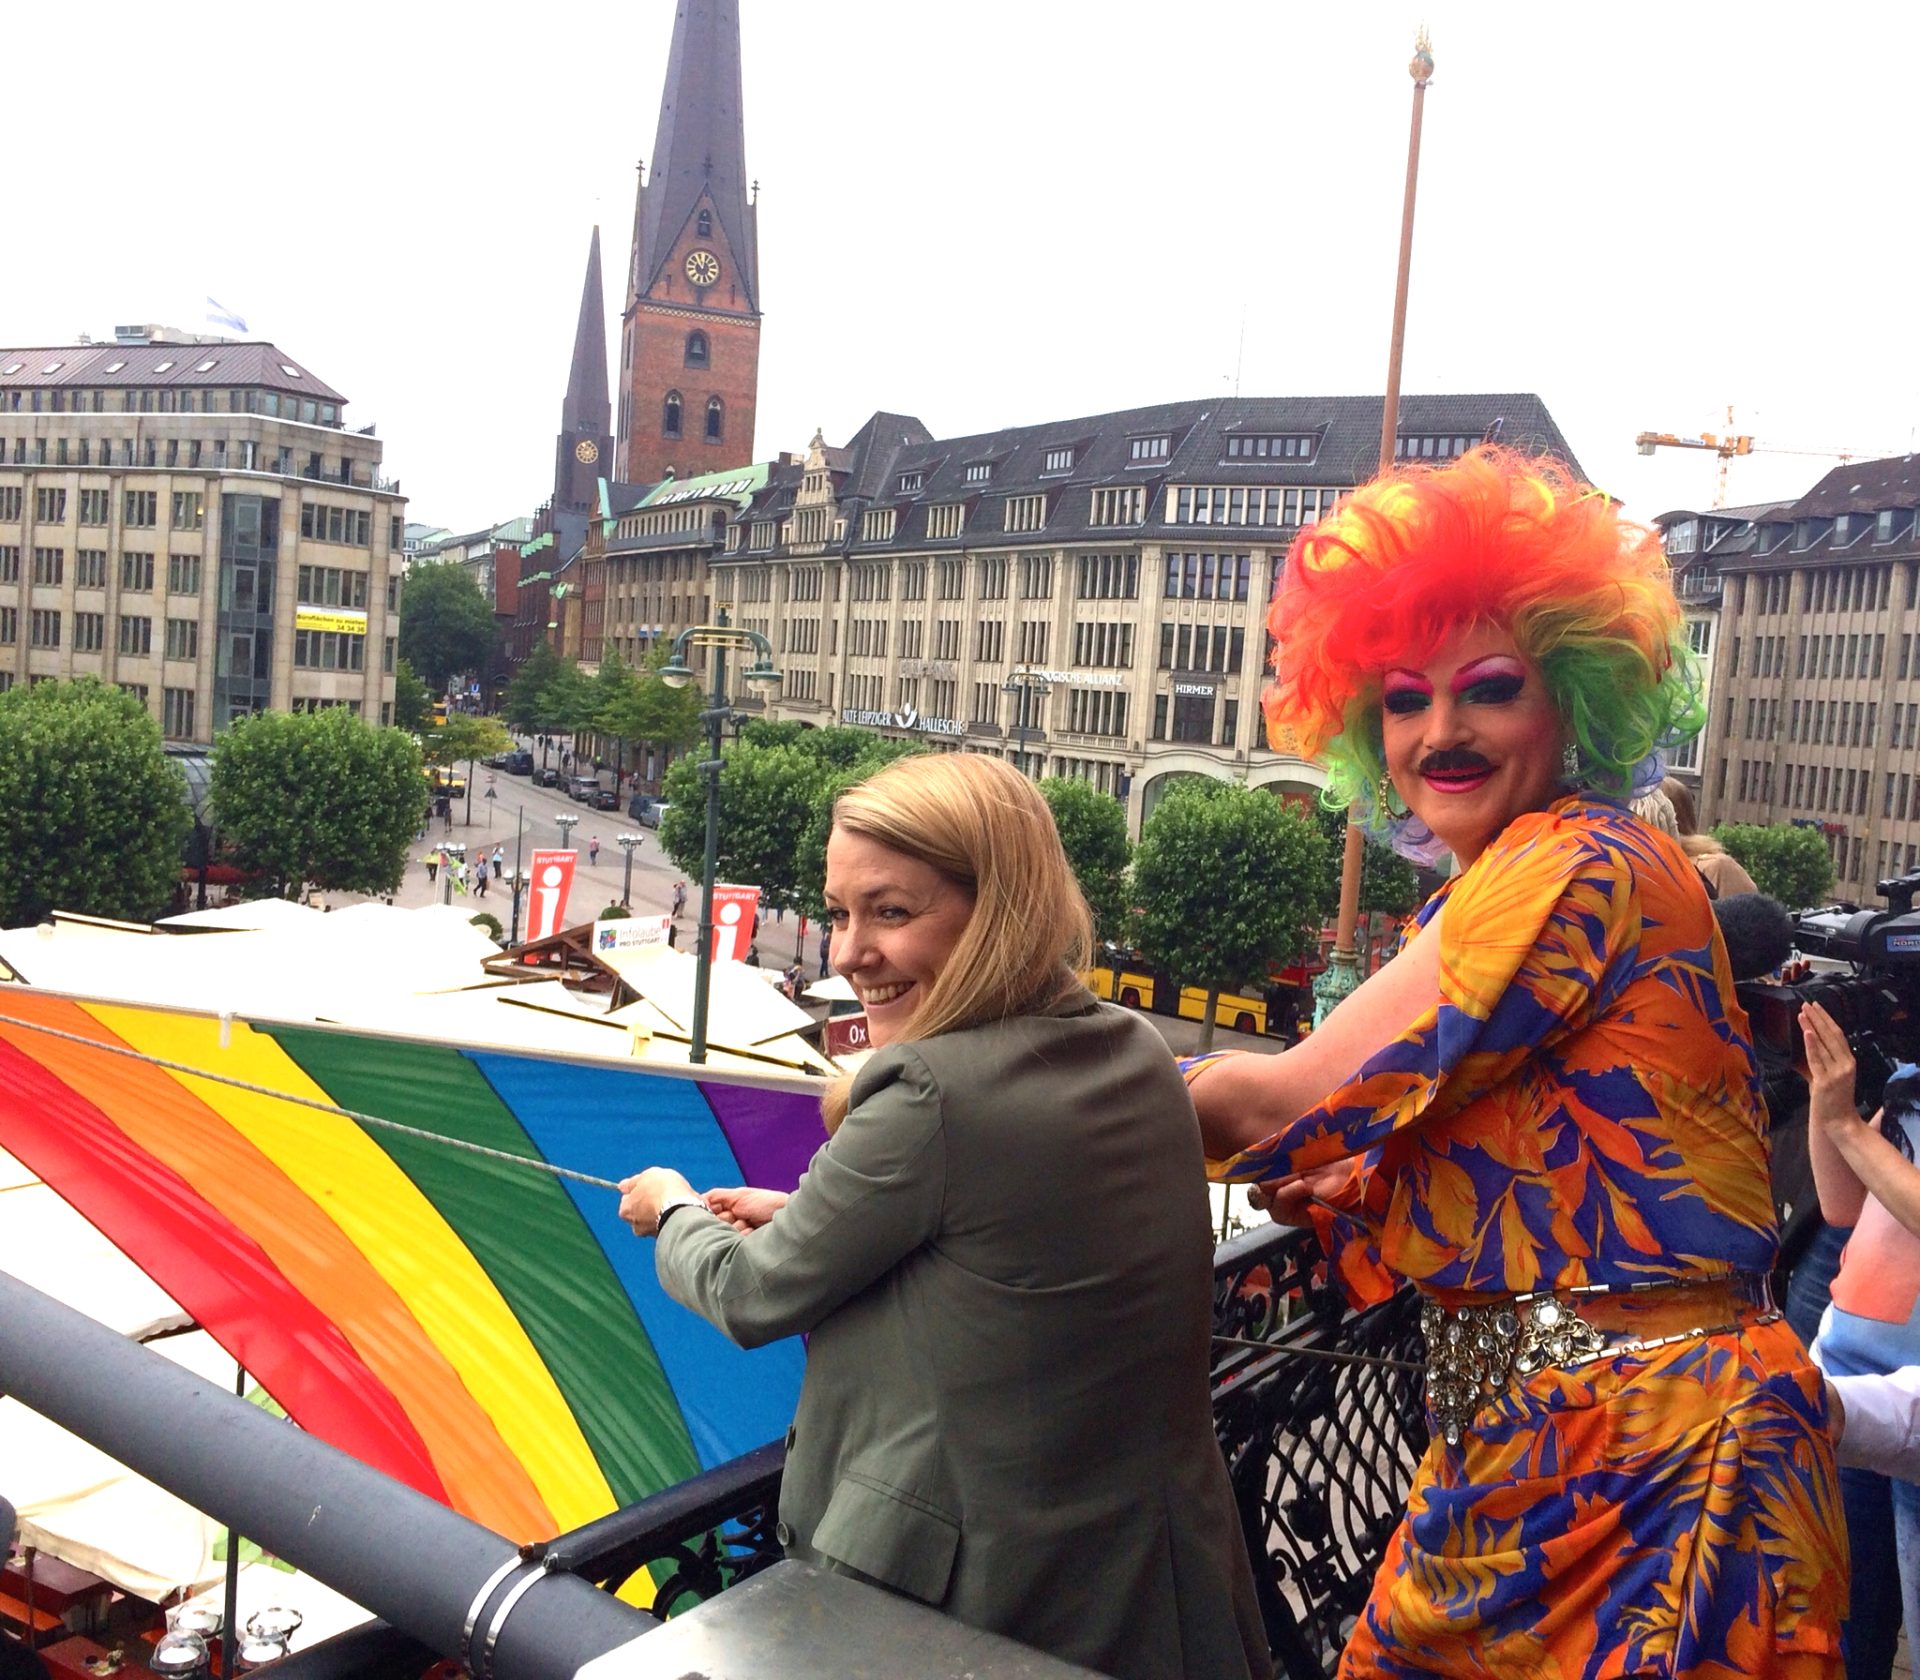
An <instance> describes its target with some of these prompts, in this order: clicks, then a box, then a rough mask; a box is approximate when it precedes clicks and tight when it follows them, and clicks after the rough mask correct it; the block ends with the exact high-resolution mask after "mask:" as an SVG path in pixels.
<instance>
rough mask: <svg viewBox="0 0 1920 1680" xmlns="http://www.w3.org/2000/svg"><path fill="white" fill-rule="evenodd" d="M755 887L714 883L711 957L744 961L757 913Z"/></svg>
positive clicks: (715, 959)
mask: <svg viewBox="0 0 1920 1680" xmlns="http://www.w3.org/2000/svg"><path fill="white" fill-rule="evenodd" d="M759 908H760V889H759V888H758V887H729V886H723V885H721V883H719V882H718V881H716V882H715V883H714V886H713V960H714V961H715V962H745V961H746V957H747V952H748V951H749V950H750V949H752V946H753V923H754V918H755V917H756V916H757V914H758V913H759Z"/></svg>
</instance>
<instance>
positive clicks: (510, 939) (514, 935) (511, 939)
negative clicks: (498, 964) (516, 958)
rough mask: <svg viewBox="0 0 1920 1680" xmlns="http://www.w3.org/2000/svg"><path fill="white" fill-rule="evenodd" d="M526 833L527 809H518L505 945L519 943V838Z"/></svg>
mask: <svg viewBox="0 0 1920 1680" xmlns="http://www.w3.org/2000/svg"><path fill="white" fill-rule="evenodd" d="M526 831H527V808H526V806H524V805H522V806H521V807H520V816H519V820H518V821H517V822H515V823H514V825H513V926H512V928H511V929H510V930H509V931H508V933H507V943H508V944H509V945H518V944H519V943H520V836H521V835H523V834H525V833H526Z"/></svg>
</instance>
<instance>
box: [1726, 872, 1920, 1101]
mask: <svg viewBox="0 0 1920 1680" xmlns="http://www.w3.org/2000/svg"><path fill="white" fill-rule="evenodd" d="M1876 890H1877V891H1878V892H1879V894H1880V896H1881V897H1882V898H1884V899H1885V900H1886V901H1887V908H1886V909H1885V910H1862V909H1861V908H1859V907H1858V906H1857V905H1853V904H1835V905H1830V906H1828V907H1827V908H1825V909H1821V910H1802V911H1801V912H1799V914H1797V915H1796V916H1794V917H1793V918H1792V930H1793V947H1794V949H1795V950H1796V951H1798V952H1799V953H1800V954H1801V956H1802V957H1803V958H1804V957H1825V958H1828V959H1830V960H1833V961H1837V962H1843V963H1845V964H1847V967H1846V968H1845V969H1822V970H1817V971H1816V970H1814V969H1812V968H1811V967H1810V966H1809V965H1807V964H1806V963H1804V962H1800V963H1791V964H1788V965H1787V967H1786V968H1785V969H1784V970H1783V972H1782V978H1781V980H1779V981H1777V982H1769V983H1763V982H1756V981H1750V982H1746V983H1743V984H1741V985H1739V986H1738V987H1737V988H1736V990H1737V992H1738V994H1739V997H1740V1001H1741V1003H1742V1004H1743V1005H1744V1006H1745V1008H1746V1011H1747V1015H1748V1018H1749V1019H1750V1020H1751V1021H1752V1023H1753V1032H1754V1048H1755V1050H1756V1052H1757V1053H1758V1054H1759V1056H1760V1059H1761V1064H1762V1068H1763V1071H1771V1070H1770V1069H1769V1068H1768V1064H1769V1063H1770V1062H1772V1063H1774V1064H1775V1065H1776V1066H1777V1065H1779V1064H1781V1063H1784V1064H1785V1065H1786V1066H1787V1067H1792V1066H1795V1065H1799V1064H1800V1063H1801V1061H1802V1057H1801V1053H1800V1006H1801V1005H1802V1004H1805V1003H1817V1004H1819V1005H1820V1007H1821V1008H1822V1009H1824V1010H1826V1012H1827V1013H1828V1014H1829V1015H1831V1016H1832V1017H1833V1018H1834V1020H1835V1022H1836V1023H1837V1024H1838V1025H1839V1027H1840V1030H1841V1031H1842V1032H1844V1033H1845V1034H1846V1035H1847V1042H1848V1044H1849V1045H1851V1046H1852V1048H1853V1054H1854V1060H1855V1061H1856V1062H1857V1063H1858V1065H1859V1096H1860V1099H1861V1101H1862V1102H1863V1103H1864V1104H1868V1105H1870V1106H1878V1104H1879V1101H1880V1090H1881V1087H1882V1086H1884V1085H1885V1084H1886V1081H1887V1076H1888V1075H1889V1074H1890V1073H1891V1072H1892V1071H1893V1067H1894V1064H1895V1063H1896V1062H1901V1061H1907V1062H1915V1061H1920V911H1917V910H1915V909H1914V907H1913V901H1914V899H1915V897H1916V896H1920V870H1916V871H1914V872H1913V873H1911V874H1907V875H1899V876H1896V877H1894V878H1893V879H1892V880H1890V881H1881V882H1879V883H1878V884H1877V887H1876Z"/></svg>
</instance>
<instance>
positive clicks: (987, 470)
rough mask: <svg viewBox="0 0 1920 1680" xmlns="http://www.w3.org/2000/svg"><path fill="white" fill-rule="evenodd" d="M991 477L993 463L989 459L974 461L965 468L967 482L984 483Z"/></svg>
mask: <svg viewBox="0 0 1920 1680" xmlns="http://www.w3.org/2000/svg"><path fill="white" fill-rule="evenodd" d="M992 477H993V463H992V462H991V461H975V462H974V463H973V464H972V465H971V466H969V467H968V468H967V482H968V483H969V484H985V483H986V482H987V480H988V479H990V478H992Z"/></svg>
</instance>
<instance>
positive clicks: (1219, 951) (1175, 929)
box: [1133, 777, 1333, 1050]
mask: <svg viewBox="0 0 1920 1680" xmlns="http://www.w3.org/2000/svg"><path fill="white" fill-rule="evenodd" d="M1328 853H1329V849H1328V845H1327V839H1326V836H1325V835H1324V834H1323V833H1322V832H1321V830H1320V825H1319V823H1318V822H1317V821H1315V820H1314V818H1312V817H1310V816H1307V815H1304V814H1303V813H1302V812H1300V811H1299V810H1298V809H1296V808H1295V807H1294V806H1292V805H1290V804H1288V803H1286V802H1285V801H1283V800H1279V799H1276V798H1274V797H1273V795H1272V794H1270V793H1266V792H1263V791H1261V790H1260V789H1258V788H1246V787H1241V786H1240V785H1238V784H1237V783H1234V782H1219V781H1214V780H1212V779H1211V778H1206V777H1191V778H1186V779H1183V780H1181V781H1178V782H1176V783H1175V784H1174V785H1173V786H1172V787H1171V788H1169V789H1168V791H1167V793H1166V795H1165V796H1164V797H1163V798H1162V799H1161V801H1160V803H1159V804H1158V805H1156V806H1155V807H1154V810H1153V815H1152V816H1150V817H1149V818H1147V820H1146V822H1145V824H1144V825H1143V826H1142V828H1141V831H1140V844H1139V845H1138V846H1137V847H1136V848H1135V850H1134V854H1133V896H1134V900H1135V902H1136V903H1137V904H1138V905H1139V907H1140V915H1139V918H1138V926H1139V929H1140V946H1141V949H1142V950H1143V951H1144V952H1145V953H1146V955H1147V957H1148V959H1149V960H1150V961H1152V962H1154V963H1156V964H1158V965H1159V966H1160V967H1162V968H1164V969H1166V970H1167V971H1168V972H1169V973H1170V974H1171V975H1172V976H1173V977H1174V979H1175V981H1176V982H1177V983H1179V984H1182V985H1193V986H1204V987H1205V988H1206V990H1207V1004H1206V1015H1205V1018H1204V1020H1203V1022H1202V1024H1201V1029H1200V1047H1201V1049H1203V1050H1205V1049H1207V1048H1209V1047H1210V1046H1211V1045H1212V1043H1213V1025H1214V1022H1213V1016H1214V1006H1215V1004H1216V1003H1217V1001H1218V999H1219V995H1220V993H1221V991H1222V990H1224V989H1226V988H1228V987H1232V986H1242V985H1246V984H1249V983H1253V982H1263V981H1264V980H1265V977H1266V974H1267V971H1268V970H1269V969H1270V968H1271V967H1272V966H1273V965H1274V964H1276V963H1287V962H1291V961H1293V960H1295V959H1296V958H1298V957H1299V956H1301V955H1302V954H1303V953H1305V952H1306V951H1307V950H1309V949H1310V948H1311V946H1312V944H1313V941H1314V938H1315V936H1316V934H1317V933H1318V931H1319V927H1320V922H1321V919H1322V908H1321V907H1322V905H1323V904H1324V902H1325V899H1326V877H1327V873H1328V871H1329V869H1330V868H1332V867H1333V865H1332V860H1331V859H1330V857H1329V855H1328Z"/></svg>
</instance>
